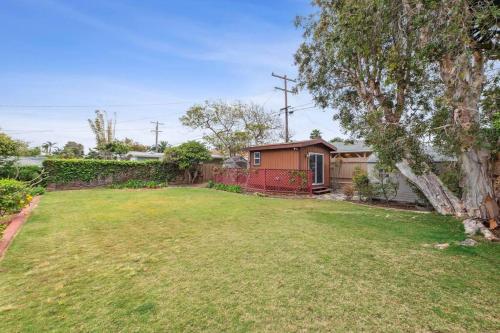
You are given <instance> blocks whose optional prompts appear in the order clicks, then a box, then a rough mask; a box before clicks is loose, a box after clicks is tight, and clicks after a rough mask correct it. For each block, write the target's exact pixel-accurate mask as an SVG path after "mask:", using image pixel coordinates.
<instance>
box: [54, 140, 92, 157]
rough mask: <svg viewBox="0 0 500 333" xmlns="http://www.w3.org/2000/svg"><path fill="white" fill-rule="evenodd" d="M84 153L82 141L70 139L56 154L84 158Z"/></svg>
mask: <svg viewBox="0 0 500 333" xmlns="http://www.w3.org/2000/svg"><path fill="white" fill-rule="evenodd" d="M84 153H85V151H84V147H83V145H82V144H81V143H78V142H74V141H68V142H66V144H65V145H64V147H63V149H61V150H59V151H58V152H57V153H56V155H57V157H59V158H82V157H83V155H84Z"/></svg>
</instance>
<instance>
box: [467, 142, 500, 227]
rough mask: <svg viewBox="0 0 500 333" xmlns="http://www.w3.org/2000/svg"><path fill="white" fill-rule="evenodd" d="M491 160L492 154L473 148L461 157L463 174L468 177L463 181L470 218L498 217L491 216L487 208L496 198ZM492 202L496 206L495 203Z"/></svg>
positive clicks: (486, 218) (487, 218)
mask: <svg viewBox="0 0 500 333" xmlns="http://www.w3.org/2000/svg"><path fill="white" fill-rule="evenodd" d="M489 160H490V152H489V151H487V150H483V149H481V150H476V149H473V148H471V149H469V150H466V151H464V152H462V154H461V155H460V162H461V163H460V164H461V167H462V172H463V173H464V174H465V175H466V177H464V179H463V182H464V184H463V189H464V195H463V202H464V206H465V209H466V210H467V214H468V215H469V216H470V217H475V218H481V219H485V220H489V219H496V218H497V217H498V216H491V214H492V213H491V211H489V210H488V209H487V207H486V206H485V204H486V203H487V202H488V201H489V200H491V199H493V198H495V193H494V190H493V182H492V178H491V177H490V174H489V172H490V170H489ZM488 198H490V199H488ZM490 202H492V203H491V204H493V205H496V203H495V201H490ZM493 214H494V213H493Z"/></svg>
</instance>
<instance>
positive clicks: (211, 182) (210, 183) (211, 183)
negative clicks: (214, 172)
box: [207, 180, 215, 188]
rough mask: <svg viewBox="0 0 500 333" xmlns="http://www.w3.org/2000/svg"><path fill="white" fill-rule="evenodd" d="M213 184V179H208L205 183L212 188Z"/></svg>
mask: <svg viewBox="0 0 500 333" xmlns="http://www.w3.org/2000/svg"><path fill="white" fill-rule="evenodd" d="M214 185H215V183H214V181H213V180H209V181H208V183H207V187H208V188H212V187H214Z"/></svg>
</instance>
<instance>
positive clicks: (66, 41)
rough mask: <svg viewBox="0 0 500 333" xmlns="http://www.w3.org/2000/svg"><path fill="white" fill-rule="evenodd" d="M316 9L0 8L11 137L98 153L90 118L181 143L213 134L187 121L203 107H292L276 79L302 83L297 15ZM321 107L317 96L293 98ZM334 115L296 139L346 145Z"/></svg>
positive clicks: (92, 2)
mask: <svg viewBox="0 0 500 333" xmlns="http://www.w3.org/2000/svg"><path fill="white" fill-rule="evenodd" d="M311 10H312V8H311V6H310V4H309V1H308V0H273V1H268V0H267V1H266V0H262V1H256V0H255V1H251V0H249V1H236V0H233V1H229V0H227V1H225V0H217V1H216V0H213V1H202V0H199V1H194V0H188V1H164V0H163V1H161V0H148V1H131V0H129V1H127V0H121V1H118V0H106V1H102V0H99V1H98V0H85V1H84V0H80V1H72V0H3V1H2V4H1V5H0V27H1V28H0V38H1V40H2V51H3V52H1V53H0V71H1V73H2V74H1V75H0V128H1V129H2V130H3V131H5V132H7V133H9V134H11V135H12V136H14V137H16V138H19V139H23V140H27V141H29V142H31V143H32V144H33V145H39V144H41V143H43V142H45V141H47V140H50V141H55V142H57V143H58V145H61V146H62V145H63V144H64V143H65V142H66V141H68V140H74V141H78V142H82V143H83V144H84V145H85V146H86V148H89V147H92V146H93V145H94V141H93V136H92V133H91V132H90V130H89V128H88V125H87V123H86V119H87V118H89V117H92V116H93V112H94V110H95V109H104V110H107V111H108V113H111V114H112V113H114V112H116V114H117V120H118V122H117V137H118V138H124V137H126V136H127V137H131V138H133V139H135V140H138V141H140V142H142V143H145V144H152V143H153V140H154V136H153V134H152V133H151V132H150V129H152V124H150V121H154V120H159V121H161V122H163V123H165V126H163V128H162V130H163V132H162V133H161V135H160V138H161V139H162V140H167V141H168V142H170V143H172V144H178V143H181V142H183V141H186V140H189V139H198V138H200V137H201V136H202V132H200V131H193V130H191V129H188V128H185V127H183V126H182V125H181V124H180V123H179V121H178V118H179V117H180V116H181V115H182V114H183V113H184V112H185V111H186V110H187V108H188V107H189V106H191V105H193V104H195V103H199V102H203V101H204V100H214V99H222V100H225V101H228V102H231V101H236V100H240V101H243V102H255V103H260V104H264V105H265V107H266V108H267V109H269V110H270V111H276V110H278V109H279V108H281V107H283V95H282V93H280V92H278V91H275V90H274V89H273V87H274V86H275V85H279V84H281V83H280V82H279V81H278V80H277V79H275V78H273V77H271V72H272V71H274V72H276V73H287V74H289V75H291V76H294V75H295V74H296V69H295V67H294V65H293V53H294V51H295V49H296V48H297V46H298V44H299V43H300V40H301V34H300V31H298V30H296V29H295V27H294V26H293V20H294V17H295V16H296V15H303V14H307V13H309V12H311ZM290 104H291V105H295V106H301V105H304V106H306V107H307V106H311V105H312V104H311V99H310V97H309V96H308V94H307V92H301V93H300V94H299V95H296V96H292V97H291V98H290ZM331 119H332V111H331V110H328V111H322V110H318V109H315V108H311V109H306V110H302V111H300V112H296V113H295V114H294V115H293V116H292V117H291V119H290V128H291V131H292V132H293V133H294V137H293V138H294V139H296V140H299V139H306V138H307V137H308V135H309V133H310V131H311V130H312V129H313V128H319V129H320V130H321V131H322V132H323V133H324V137H325V138H327V139H329V138H331V137H334V136H338V135H340V134H341V132H340V129H339V126H338V124H336V123H334V122H333V121H332V120H331Z"/></svg>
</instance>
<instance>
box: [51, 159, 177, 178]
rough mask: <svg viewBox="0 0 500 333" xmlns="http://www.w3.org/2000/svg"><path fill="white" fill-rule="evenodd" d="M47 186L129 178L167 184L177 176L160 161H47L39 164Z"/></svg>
mask: <svg viewBox="0 0 500 333" xmlns="http://www.w3.org/2000/svg"><path fill="white" fill-rule="evenodd" d="M43 166H44V168H45V171H46V172H47V177H48V178H47V183H49V184H65V183H70V182H82V183H91V182H103V183H107V184H112V183H121V182H124V181H127V180H129V179H138V180H145V181H149V180H153V181H159V182H165V181H170V180H172V179H174V178H175V177H176V175H177V173H178V169H177V167H176V166H175V165H174V164H172V163H164V162H162V161H145V162H136V161H119V160H90V159H48V160H45V161H44V162H43Z"/></svg>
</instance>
